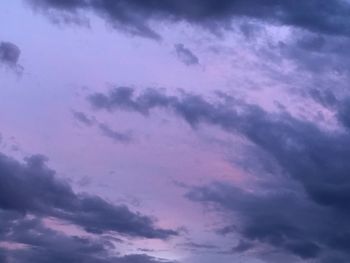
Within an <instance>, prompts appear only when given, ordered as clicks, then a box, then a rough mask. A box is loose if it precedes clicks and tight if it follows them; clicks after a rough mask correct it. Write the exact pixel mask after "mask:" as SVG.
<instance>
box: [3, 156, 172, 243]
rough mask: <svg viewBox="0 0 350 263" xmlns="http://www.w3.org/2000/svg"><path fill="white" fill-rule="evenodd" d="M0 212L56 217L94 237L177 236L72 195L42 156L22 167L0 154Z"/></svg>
mask: <svg viewBox="0 0 350 263" xmlns="http://www.w3.org/2000/svg"><path fill="white" fill-rule="evenodd" d="M0 209H2V210H5V211H14V212H18V213H21V214H33V215H36V216H41V217H52V218H56V219H59V220H63V221H66V222H69V223H71V224H73V225H77V226H80V227H82V228H83V229H84V230H85V231H87V232H90V233H96V234H102V233H106V232H116V233H118V234H121V235H126V236H130V237H139V238H159V239H167V238H169V237H171V236H175V235H177V232H176V231H174V230H168V229H161V228H157V227H155V226H154V222H153V219H151V218H150V217H147V216H144V215H141V214H140V213H134V212H132V211H130V210H129V208H128V207H126V206H125V205H114V204H111V203H109V202H107V201H105V200H103V199H101V198H100V197H98V196H93V195H86V194H76V193H74V192H73V190H72V188H71V187H70V186H69V185H68V184H67V183H65V182H63V181H61V180H59V179H57V178H56V177H55V172H54V171H53V170H51V169H50V168H48V167H47V166H46V164H45V158H44V157H43V156H32V157H30V158H27V160H26V162H25V163H23V164H22V163H19V162H17V161H16V160H14V159H12V158H10V157H8V156H6V155H3V154H1V155H0Z"/></svg>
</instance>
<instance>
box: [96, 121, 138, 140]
mask: <svg viewBox="0 0 350 263" xmlns="http://www.w3.org/2000/svg"><path fill="white" fill-rule="evenodd" d="M98 127H99V128H100V130H101V132H102V134H103V135H104V136H106V137H108V138H110V139H112V140H113V141H115V142H122V143H130V142H131V141H132V140H133V138H132V136H131V134H130V133H128V132H119V131H115V130H113V129H112V128H111V127H109V126H108V125H107V124H105V123H100V124H99V126H98Z"/></svg>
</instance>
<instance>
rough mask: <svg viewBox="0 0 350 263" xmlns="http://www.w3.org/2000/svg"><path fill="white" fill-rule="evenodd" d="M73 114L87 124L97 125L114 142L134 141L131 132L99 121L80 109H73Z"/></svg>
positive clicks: (76, 118) (90, 125)
mask: <svg viewBox="0 0 350 263" xmlns="http://www.w3.org/2000/svg"><path fill="white" fill-rule="evenodd" d="M72 115H73V118H74V119H75V120H77V121H78V122H80V123H82V124H84V125H86V126H89V127H92V126H97V127H98V129H99V130H100V131H101V133H102V134H103V135H104V136H105V137H107V138H109V139H112V140H113V141H114V142H121V143H130V142H132V141H133V137H132V136H131V134H130V132H120V131H115V130H113V129H112V128H111V127H110V126H109V125H107V124H106V123H99V122H98V121H97V120H96V119H95V118H93V117H92V118H90V117H88V116H87V115H86V114H85V113H83V112H80V111H74V110H73V111H72Z"/></svg>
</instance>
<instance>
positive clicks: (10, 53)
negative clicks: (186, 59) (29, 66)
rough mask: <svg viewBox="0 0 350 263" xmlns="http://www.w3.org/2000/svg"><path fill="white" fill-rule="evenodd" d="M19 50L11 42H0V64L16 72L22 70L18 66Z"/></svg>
mask: <svg viewBox="0 0 350 263" xmlns="http://www.w3.org/2000/svg"><path fill="white" fill-rule="evenodd" d="M20 55H21V50H20V49H19V47H18V46H16V45H15V44H13V43H11V42H0V63H1V64H3V65H5V66H7V67H9V68H11V69H13V70H16V71H18V72H19V73H20V72H21V71H22V70H23V68H22V66H20V65H19V64H18V60H19V57H20Z"/></svg>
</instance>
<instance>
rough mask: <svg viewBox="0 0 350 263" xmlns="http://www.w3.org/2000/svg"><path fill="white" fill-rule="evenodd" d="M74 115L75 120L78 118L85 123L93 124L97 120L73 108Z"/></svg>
mask: <svg viewBox="0 0 350 263" xmlns="http://www.w3.org/2000/svg"><path fill="white" fill-rule="evenodd" d="M72 115H73V117H74V119H75V120H77V121H78V122H80V123H83V124H84V125H87V126H92V125H94V124H95V120H94V119H93V118H90V117H88V116H87V115H86V114H85V113H84V112H81V111H75V110H73V111H72Z"/></svg>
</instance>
